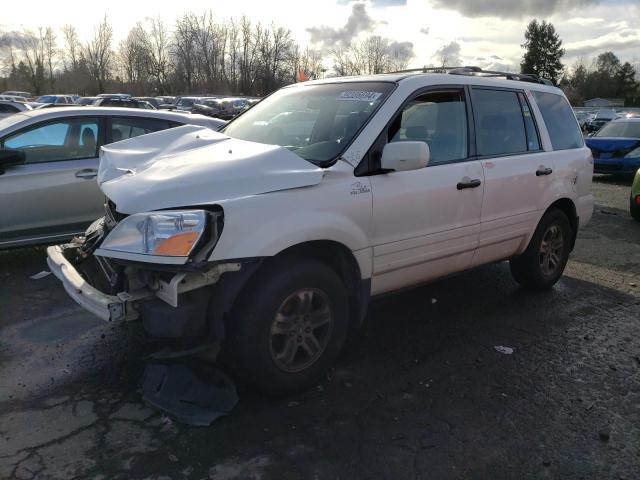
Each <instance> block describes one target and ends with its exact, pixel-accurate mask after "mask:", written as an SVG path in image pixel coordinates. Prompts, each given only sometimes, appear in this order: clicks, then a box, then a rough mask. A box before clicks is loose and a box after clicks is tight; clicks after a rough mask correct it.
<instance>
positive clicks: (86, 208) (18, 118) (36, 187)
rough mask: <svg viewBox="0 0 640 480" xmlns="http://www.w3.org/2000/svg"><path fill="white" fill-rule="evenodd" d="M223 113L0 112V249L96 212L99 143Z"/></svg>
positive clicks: (59, 230) (49, 238)
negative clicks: (0, 114) (1, 116)
mask: <svg viewBox="0 0 640 480" xmlns="http://www.w3.org/2000/svg"><path fill="white" fill-rule="evenodd" d="M224 123H225V122H224V121H222V120H218V119H214V118H210V117H205V116H203V115H192V114H183V113H174V112H166V111H161V110H137V109H130V108H101V107H66V108H60V107H54V108H49V109H45V110H31V111H25V112H21V113H16V114H13V115H11V116H9V117H6V118H3V119H1V120H0V249H1V248H9V247H17V246H23V245H34V244H42V243H53V242H56V241H59V240H63V241H64V240H66V239H69V238H71V237H73V236H74V235H76V234H79V233H82V232H84V231H85V229H86V228H87V226H88V225H89V224H90V223H91V222H92V221H93V220H95V219H96V218H98V217H100V216H101V215H102V211H103V203H104V197H103V195H102V193H101V192H100V189H99V188H98V185H97V183H96V180H95V177H96V175H97V173H98V164H99V158H98V154H99V151H100V146H102V145H107V144H109V143H113V142H117V141H120V140H125V139H127V138H132V137H136V136H138V135H144V134H146V133H151V132H157V131H159V130H164V129H167V128H173V127H177V126H181V125H200V126H204V127H208V128H212V129H215V130H217V129H218V128H220V127H221V126H222V125H224Z"/></svg>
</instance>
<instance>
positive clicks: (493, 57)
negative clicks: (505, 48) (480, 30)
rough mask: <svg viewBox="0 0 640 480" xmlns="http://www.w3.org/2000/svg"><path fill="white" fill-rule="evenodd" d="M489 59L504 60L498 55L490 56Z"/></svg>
mask: <svg viewBox="0 0 640 480" xmlns="http://www.w3.org/2000/svg"><path fill="white" fill-rule="evenodd" d="M489 58H491V60H504V58H502V57H499V56H498V55H491V57H489Z"/></svg>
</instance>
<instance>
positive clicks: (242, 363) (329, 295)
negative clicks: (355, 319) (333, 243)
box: [226, 258, 349, 395]
mask: <svg viewBox="0 0 640 480" xmlns="http://www.w3.org/2000/svg"><path fill="white" fill-rule="evenodd" d="M348 311H349V308H348V297H347V293H346V289H345V287H344V284H343V282H342V280H341V279H340V277H339V276H338V275H337V274H336V273H335V272H334V271H333V270H332V269H331V268H329V267H328V266H326V265H325V264H323V263H320V262H318V261H315V260H310V259H301V258H288V259H284V260H282V261H271V263H269V264H267V265H265V266H264V267H263V268H262V270H261V271H259V272H258V273H257V275H256V276H255V277H254V278H253V279H252V280H251V281H250V283H249V285H248V286H247V288H245V290H244V291H243V292H242V294H241V295H240V296H239V297H238V299H237V300H236V302H235V306H234V308H233V310H232V313H231V317H230V319H229V320H230V321H229V322H228V323H227V325H228V333H229V334H228V338H227V342H226V343H227V348H228V357H229V358H230V359H231V361H232V366H233V368H234V370H236V372H235V373H237V374H240V376H241V378H242V380H244V381H246V382H247V383H249V384H250V385H252V386H254V387H256V388H257V389H258V390H259V391H261V392H263V393H266V394H268V395H286V394H290V393H294V392H298V391H301V390H305V389H307V388H309V387H311V386H313V385H315V384H316V383H317V382H318V380H319V379H320V378H321V376H322V375H323V374H324V373H325V372H326V371H327V370H328V369H329V368H330V367H331V365H332V364H333V363H334V362H335V360H336V359H337V358H338V355H339V354H340V350H341V348H342V346H343V344H344V342H345V339H346V336H347V332H348V329H349V316H348ZM305 312H306V313H305ZM277 316H278V318H279V319H280V321H276V317H277ZM326 317H329V320H328V322H325V318H326ZM323 322H324V323H323ZM311 337H313V338H314V339H315V342H314V341H313V340H312V339H311ZM292 352H293V355H292ZM312 354H313V355H312Z"/></svg>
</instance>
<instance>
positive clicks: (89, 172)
mask: <svg viewBox="0 0 640 480" xmlns="http://www.w3.org/2000/svg"><path fill="white" fill-rule="evenodd" d="M97 176H98V170H96V169H95V168H85V169H84V170H78V171H77V172H76V177H77V178H85V179H87V180H90V179H92V178H96V177H97Z"/></svg>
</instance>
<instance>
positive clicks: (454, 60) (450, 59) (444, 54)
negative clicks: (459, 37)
mask: <svg viewBox="0 0 640 480" xmlns="http://www.w3.org/2000/svg"><path fill="white" fill-rule="evenodd" d="M436 57H437V58H438V60H440V63H441V65H444V66H447V67H457V66H459V65H461V63H462V59H461V58H460V44H459V43H458V42H451V43H448V44H446V45H443V46H442V47H440V48H439V49H438V50H437V51H436Z"/></svg>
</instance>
